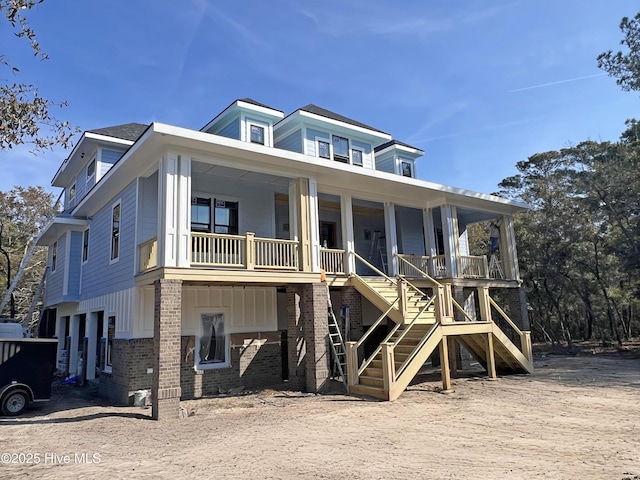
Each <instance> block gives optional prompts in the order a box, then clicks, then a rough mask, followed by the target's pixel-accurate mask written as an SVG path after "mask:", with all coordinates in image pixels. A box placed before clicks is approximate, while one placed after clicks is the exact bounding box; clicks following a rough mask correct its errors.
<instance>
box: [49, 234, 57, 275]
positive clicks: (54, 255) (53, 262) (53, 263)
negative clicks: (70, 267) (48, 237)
mask: <svg viewBox="0 0 640 480" xmlns="http://www.w3.org/2000/svg"><path fill="white" fill-rule="evenodd" d="M57 263H58V242H53V247H51V273H53V272H55V271H56V266H57Z"/></svg>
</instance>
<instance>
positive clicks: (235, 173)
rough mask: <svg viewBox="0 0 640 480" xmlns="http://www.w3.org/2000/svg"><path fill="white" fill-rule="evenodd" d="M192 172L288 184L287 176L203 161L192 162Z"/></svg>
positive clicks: (274, 183)
mask: <svg viewBox="0 0 640 480" xmlns="http://www.w3.org/2000/svg"><path fill="white" fill-rule="evenodd" d="M191 171H192V173H197V174H202V175H215V176H217V177H224V178H233V179H238V180H245V181H248V182H257V183H265V184H269V185H278V186H282V187H287V186H288V185H289V180H290V179H289V178H288V177H282V176H279V175H272V174H268V173H261V172H252V171H250V170H245V169H241V168H232V167H226V166H224V165H212V164H209V163H203V162H197V161H195V162H193V164H192V165H191Z"/></svg>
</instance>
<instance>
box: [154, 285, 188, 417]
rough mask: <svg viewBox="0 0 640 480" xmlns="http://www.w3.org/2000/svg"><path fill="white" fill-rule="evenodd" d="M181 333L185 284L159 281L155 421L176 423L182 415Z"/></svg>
mask: <svg viewBox="0 0 640 480" xmlns="http://www.w3.org/2000/svg"><path fill="white" fill-rule="evenodd" d="M181 330H182V280H169V279H164V278H162V279H160V280H156V281H155V308H154V315H153V382H152V392H153V393H152V411H151V414H152V417H153V419H154V420H170V419H175V418H178V416H179V413H180V395H181V394H182V392H181V389H180V358H181V355H180V335H181Z"/></svg>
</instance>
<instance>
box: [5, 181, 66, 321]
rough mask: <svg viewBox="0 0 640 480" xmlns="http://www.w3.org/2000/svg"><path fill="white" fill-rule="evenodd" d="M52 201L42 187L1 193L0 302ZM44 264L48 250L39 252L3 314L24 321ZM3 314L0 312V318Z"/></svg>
mask: <svg viewBox="0 0 640 480" xmlns="http://www.w3.org/2000/svg"><path fill="white" fill-rule="evenodd" d="M53 203H54V199H53V197H52V195H51V194H50V193H47V192H46V191H45V190H44V189H43V188H42V187H28V188H24V187H15V188H13V189H12V190H10V191H8V192H0V255H1V256H0V298H1V297H3V296H4V294H5V292H6V290H7V287H8V285H9V283H11V279H13V278H15V275H16V273H17V272H18V268H19V266H20V262H21V260H22V258H23V257H24V255H25V251H26V250H27V249H28V247H29V245H30V244H31V242H32V241H33V238H34V237H35V235H36V234H37V233H38V231H39V230H40V229H41V228H42V227H43V226H44V225H45V223H46V222H47V219H48V217H49V214H50V213H51V210H52V208H53ZM46 264H47V249H46V248H38V250H37V251H36V252H35V254H34V256H33V257H32V259H31V261H30V262H29V265H28V266H27V268H26V269H25V271H24V275H23V276H22V277H21V279H20V281H19V282H18V285H17V288H16V290H15V292H14V293H15V294H16V295H15V303H13V305H11V304H10V307H9V311H8V312H6V313H8V314H9V315H10V316H12V317H24V315H26V313H27V312H28V310H29V306H30V303H31V300H32V298H33V296H34V293H35V291H36V290H37V287H38V285H39V284H40V280H41V279H42V275H43V274H44V271H45V268H46ZM3 313H5V312H0V316H1V315H2V314H3Z"/></svg>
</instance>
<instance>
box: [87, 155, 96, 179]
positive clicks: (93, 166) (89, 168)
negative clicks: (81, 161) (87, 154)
mask: <svg viewBox="0 0 640 480" xmlns="http://www.w3.org/2000/svg"><path fill="white" fill-rule="evenodd" d="M95 174H96V159H95V158H94V159H92V160H91V161H90V162H89V165H87V180H89V179H90V178H91V177H93V176H94V175H95Z"/></svg>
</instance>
